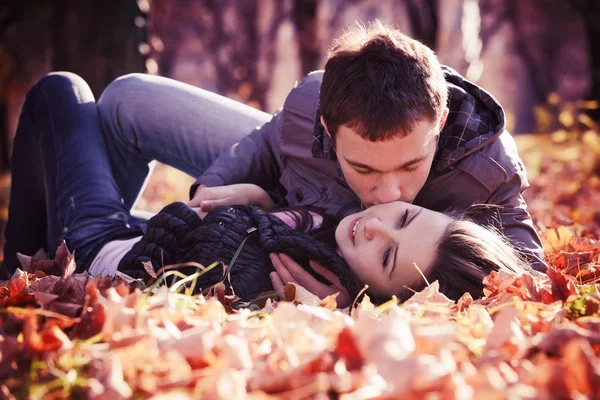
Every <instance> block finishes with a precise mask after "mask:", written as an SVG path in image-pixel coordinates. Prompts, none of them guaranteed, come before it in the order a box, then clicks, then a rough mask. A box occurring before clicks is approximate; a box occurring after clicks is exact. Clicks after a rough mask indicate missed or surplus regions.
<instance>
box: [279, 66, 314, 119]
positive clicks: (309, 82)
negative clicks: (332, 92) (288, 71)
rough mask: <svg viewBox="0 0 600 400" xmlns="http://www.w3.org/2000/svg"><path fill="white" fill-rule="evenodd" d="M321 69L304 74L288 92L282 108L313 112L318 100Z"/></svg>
mask: <svg viewBox="0 0 600 400" xmlns="http://www.w3.org/2000/svg"><path fill="white" fill-rule="evenodd" d="M322 80H323V71H320V70H319V71H313V72H311V73H309V74H308V75H306V76H305V77H304V79H302V80H301V81H300V82H299V83H298V84H297V85H296V86H295V87H294V88H293V89H292V90H291V91H290V93H289V94H288V96H287V98H286V99H285V103H284V105H283V108H284V109H292V110H297V111H306V112H308V113H310V114H314V111H316V107H317V105H318V101H319V91H320V89H321V81H322Z"/></svg>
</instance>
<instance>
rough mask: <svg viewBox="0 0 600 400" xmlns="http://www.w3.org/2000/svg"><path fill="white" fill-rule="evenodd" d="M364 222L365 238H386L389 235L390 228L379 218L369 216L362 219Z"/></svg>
mask: <svg viewBox="0 0 600 400" xmlns="http://www.w3.org/2000/svg"><path fill="white" fill-rule="evenodd" d="M364 224H365V238H366V239H367V240H369V241H370V240H373V239H375V238H376V237H378V236H379V237H385V238H388V237H390V236H391V234H392V232H391V230H390V229H389V228H388V227H387V226H386V225H385V224H384V223H383V222H381V221H380V220H379V218H369V219H368V220H366V221H364Z"/></svg>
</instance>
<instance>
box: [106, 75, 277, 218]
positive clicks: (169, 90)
mask: <svg viewBox="0 0 600 400" xmlns="http://www.w3.org/2000/svg"><path fill="white" fill-rule="evenodd" d="M98 110H99V115H100V120H101V123H102V127H103V132H104V134H105V135H106V143H107V145H108V152H109V156H110V160H111V165H112V168H113V174H114V176H115V180H116V182H117V185H118V187H119V189H120V190H121V193H122V195H123V200H124V203H125V205H126V206H128V207H132V206H133V204H134V203H135V201H136V199H137V196H138V194H139V192H140V190H141V188H142V187H143V185H144V182H145V180H146V178H147V176H148V172H149V169H148V163H149V162H150V161H152V160H158V161H160V162H162V163H164V164H168V165H170V166H172V167H175V168H177V169H179V170H181V171H183V172H185V173H187V174H189V175H191V176H194V177H198V176H200V175H201V174H202V173H203V172H204V171H206V169H207V168H208V167H209V166H210V165H211V164H212V162H213V161H214V160H215V159H216V158H217V157H218V156H219V155H220V154H221V153H222V152H223V151H225V150H227V149H229V148H230V147H231V146H232V145H233V144H235V143H237V142H238V141H239V140H240V139H241V138H243V137H244V136H246V135H247V134H249V133H250V132H251V131H252V130H253V129H254V128H256V127H257V126H261V125H263V124H265V123H266V122H268V121H269V120H270V119H271V115H270V114H267V113H265V112H262V111H259V110H256V109H254V108H252V107H250V106H246V105H244V104H242V103H239V102H237V101H234V100H231V99H228V98H226V97H223V96H219V95H217V94H215V93H212V92H209V91H206V90H203V89H199V88H196V87H194V86H191V85H187V84H185V83H182V82H178V81H175V80H172V79H168V78H164V77H159V76H152V75H144V74H130V75H126V76H124V77H121V78H119V79H117V80H116V81H114V82H113V83H111V84H110V85H109V86H108V87H107V88H106V89H105V90H104V92H103V93H102V95H101V96H100V99H99V100H98Z"/></svg>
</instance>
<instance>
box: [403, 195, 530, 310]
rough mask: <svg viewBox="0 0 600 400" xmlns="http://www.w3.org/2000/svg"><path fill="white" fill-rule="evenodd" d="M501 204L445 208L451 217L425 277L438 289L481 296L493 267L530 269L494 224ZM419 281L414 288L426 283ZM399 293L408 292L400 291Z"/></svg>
mask: <svg viewBox="0 0 600 400" xmlns="http://www.w3.org/2000/svg"><path fill="white" fill-rule="evenodd" d="M500 209H501V207H498V206H494V205H487V204H475V205H472V206H471V207H469V208H468V209H467V210H466V211H463V212H446V213H445V214H446V215H449V216H451V217H452V218H453V219H454V221H452V222H451V223H450V224H449V225H448V228H447V229H446V231H445V232H444V235H443V236H442V238H441V239H440V241H439V242H438V246H437V251H436V254H435V257H434V260H433V262H432V265H431V267H430V269H429V272H428V274H427V280H428V281H429V282H430V283H432V282H435V281H438V283H439V285H440V286H439V290H440V292H441V293H443V294H445V295H446V296H447V297H448V298H450V299H453V300H458V299H459V298H460V297H461V296H462V295H463V294H464V293H466V292H468V293H469V294H471V296H472V297H473V298H475V299H476V298H480V297H482V296H483V279H484V278H485V277H486V276H488V275H489V274H490V273H491V272H492V271H506V272H511V273H523V272H531V271H532V269H531V268H530V267H529V266H528V265H527V263H526V261H525V259H524V257H523V256H521V255H520V254H519V253H518V252H517V251H516V250H515V249H514V248H513V246H512V245H511V244H510V243H509V242H508V240H507V239H506V237H504V236H503V235H502V233H501V232H500V230H499V229H498V228H496V227H495V226H498V225H499V211H500ZM426 284H427V283H426V282H424V281H423V282H422V283H421V284H420V285H417V287H413V288H412V289H413V290H417V291H418V290H421V289H422V288H423V287H425V286H426ZM399 294H400V296H399V297H401V298H402V297H404V298H406V296H407V295H410V294H411V293H406V291H402V292H401V293H399Z"/></svg>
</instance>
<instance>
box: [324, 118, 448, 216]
mask: <svg viewBox="0 0 600 400" xmlns="http://www.w3.org/2000/svg"><path fill="white" fill-rule="evenodd" d="M446 115H447V111H445V112H444V115H443V116H442V119H441V121H442V122H441V123H438V122H431V121H427V120H424V121H421V122H419V123H418V124H416V126H415V128H414V130H413V131H412V132H411V133H410V134H409V135H407V136H405V137H397V138H393V139H390V140H387V141H383V142H371V141H370V140H367V139H363V138H362V137H360V135H358V134H357V133H356V132H355V131H354V130H352V129H350V128H348V127H347V126H346V125H342V126H340V127H339V129H338V131H337V134H336V136H335V151H336V154H337V158H338V162H339V163H340V167H341V169H342V173H343V174H344V177H345V178H346V182H347V183H348V185H349V186H350V188H351V189H352V191H353V192H354V193H356V195H357V196H358V197H359V199H360V200H361V201H362V203H363V204H364V205H365V206H367V207H369V206H372V205H375V204H385V203H390V202H392V201H396V200H401V201H404V202H408V203H412V202H413V200H414V199H415V197H416V196H417V194H418V193H419V191H420V190H421V188H422V187H423V185H424V184H425V181H426V180H427V177H428V175H429V171H430V170H431V164H432V163H433V157H434V155H435V152H436V149H437V142H438V137H439V132H440V131H441V127H442V126H443V123H444V122H445V120H446ZM323 125H325V123H323Z"/></svg>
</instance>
